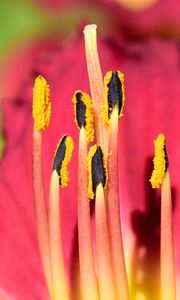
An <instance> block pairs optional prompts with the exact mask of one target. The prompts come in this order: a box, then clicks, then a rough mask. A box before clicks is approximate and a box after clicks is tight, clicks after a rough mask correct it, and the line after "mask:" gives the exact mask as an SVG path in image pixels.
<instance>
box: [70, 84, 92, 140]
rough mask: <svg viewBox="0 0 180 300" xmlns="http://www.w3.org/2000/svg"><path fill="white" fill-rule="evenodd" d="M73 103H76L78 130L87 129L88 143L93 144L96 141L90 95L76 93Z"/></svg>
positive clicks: (80, 92)
mask: <svg viewBox="0 0 180 300" xmlns="http://www.w3.org/2000/svg"><path fill="white" fill-rule="evenodd" d="M72 102H73V103H74V111H75V122H76V124H77V126H78V128H81V127H84V128H85V130H86V139H87V142H92V141H93V139H94V112H93V105H92V100H91V98H90V97H89V95H88V94H86V93H83V92H82V91H80V90H78V91H76V92H75V93H74V96H73V99H72Z"/></svg>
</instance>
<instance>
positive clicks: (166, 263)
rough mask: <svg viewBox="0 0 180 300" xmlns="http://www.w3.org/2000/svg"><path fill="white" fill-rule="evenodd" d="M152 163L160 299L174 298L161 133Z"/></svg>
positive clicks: (170, 221) (168, 193)
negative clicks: (158, 219)
mask: <svg viewBox="0 0 180 300" xmlns="http://www.w3.org/2000/svg"><path fill="white" fill-rule="evenodd" d="M154 165H155V170H154V171H153V173H154V175H152V180H151V184H152V187H153V188H155V187H159V186H160V184H161V230H160V232H161V247H160V248H161V250H160V262H161V265H160V266H161V268H160V270H161V300H170V299H171V300H176V280H175V259H174V237H173V218H172V199H171V181H170V173H169V170H168V169H167V168H168V159H167V152H166V148H165V136H164V135H163V134H160V135H159V136H158V138H157V139H156V141H155V158H154ZM158 176H159V178H158Z"/></svg>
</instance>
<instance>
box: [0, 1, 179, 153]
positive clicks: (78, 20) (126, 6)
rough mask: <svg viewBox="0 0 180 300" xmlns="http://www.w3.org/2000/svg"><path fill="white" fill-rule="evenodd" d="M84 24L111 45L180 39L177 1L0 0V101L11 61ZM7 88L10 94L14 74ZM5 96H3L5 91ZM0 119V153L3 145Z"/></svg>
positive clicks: (73, 31)
mask: <svg viewBox="0 0 180 300" xmlns="http://www.w3.org/2000/svg"><path fill="white" fill-rule="evenodd" d="M88 22H94V23H96V24H97V25H98V26H99V30H100V32H101V33H102V35H104V36H110V37H111V39H114V40H115V41H116V43H122V40H123V41H127V40H134V41H136V40H140V39H148V38H150V37H161V38H165V39H169V38H177V39H179V36H180V2H179V1H178V0H172V1H171V0H91V1H90V0H89V1H88V0H84V1H83V0H34V1H33V0H1V1H0V33H1V43H0V59H1V91H0V99H1V101H2V100H3V98H4V100H5V98H6V97H7V98H8V96H9V95H8V93H9V92H10V91H9V81H8V78H9V73H8V72H11V74H12V69H11V66H12V65H13V62H14V61H15V59H16V58H17V57H18V56H19V55H20V53H24V52H25V51H27V49H28V47H32V45H33V43H37V40H39V39H40V40H42V39H47V38H48V39H52V38H54V37H61V39H62V37H64V36H66V38H67V37H68V36H69V37H70V35H72V34H77V30H78V29H79V28H80V27H81V26H82V25H84V24H86V23H88ZM16 76H17V78H18V79H17V80H15V82H14V83H13V86H12V84H11V89H12V93H16V85H17V84H18V83H17V81H19V82H20V78H21V76H23V74H22V73H21V72H20V70H19V72H18V74H17V73H16ZM7 91H8V92H7ZM2 118H3V115H2V107H1V114H0V136H1V137H0V153H1V155H2V152H3V149H4V146H5V140H4V138H3V133H2Z"/></svg>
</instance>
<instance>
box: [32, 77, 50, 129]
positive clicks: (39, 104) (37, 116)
mask: <svg viewBox="0 0 180 300" xmlns="http://www.w3.org/2000/svg"><path fill="white" fill-rule="evenodd" d="M50 116H51V102H50V89H49V85H48V83H47V81H46V80H45V79H44V78H43V77H42V76H41V75H39V76H38V77H37V78H36V80H35V85H34V89H33V118H34V126H35V129H36V130H44V129H45V128H47V127H48V126H49V122H50Z"/></svg>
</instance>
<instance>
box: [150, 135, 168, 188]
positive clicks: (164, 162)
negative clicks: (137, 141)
mask: <svg viewBox="0 0 180 300" xmlns="http://www.w3.org/2000/svg"><path fill="white" fill-rule="evenodd" d="M154 145H155V157H154V159H153V163H154V170H153V173H152V176H151V179H150V182H151V184H152V188H159V187H160V185H161V184H162V181H163V178H164V174H165V171H166V169H167V167H168V158H167V153H166V146H165V136H164V135H163V134H162V133H160V134H159V135H158V137H157V139H156V140H155V141H154Z"/></svg>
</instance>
